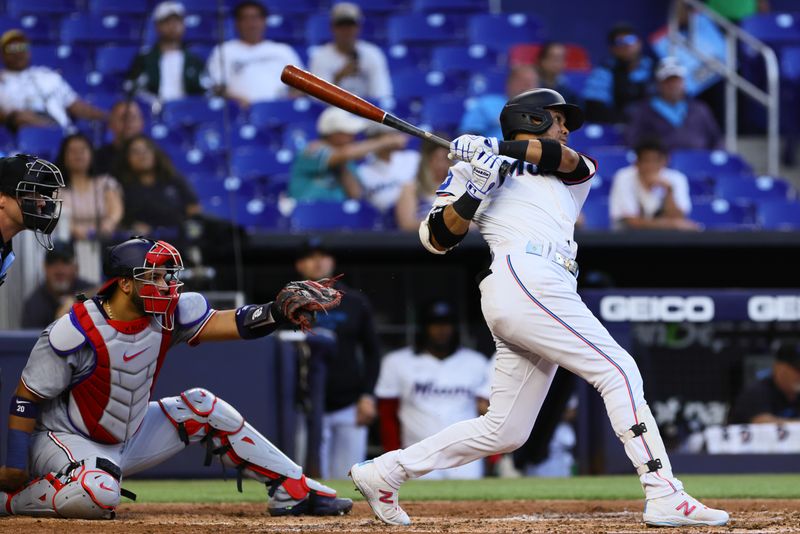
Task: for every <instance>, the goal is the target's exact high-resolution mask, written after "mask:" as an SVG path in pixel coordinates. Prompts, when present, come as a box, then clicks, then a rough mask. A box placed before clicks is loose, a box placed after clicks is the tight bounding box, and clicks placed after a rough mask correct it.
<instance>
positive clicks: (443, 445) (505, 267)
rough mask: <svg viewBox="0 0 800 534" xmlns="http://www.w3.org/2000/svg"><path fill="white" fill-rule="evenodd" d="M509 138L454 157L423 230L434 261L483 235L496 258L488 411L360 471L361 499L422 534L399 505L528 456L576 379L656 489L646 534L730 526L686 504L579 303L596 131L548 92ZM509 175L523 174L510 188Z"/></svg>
mask: <svg viewBox="0 0 800 534" xmlns="http://www.w3.org/2000/svg"><path fill="white" fill-rule="evenodd" d="M500 124H501V127H502V131H503V138H504V140H503V141H499V142H498V140H497V139H495V138H482V137H475V136H461V137H459V138H458V139H456V140H455V141H454V142H453V143H452V144H451V147H450V151H451V155H452V156H453V157H455V158H457V159H460V160H462V161H464V162H462V163H458V164H456V165H454V166H453V167H452V168H451V169H450V172H449V173H448V175H447V178H446V179H445V181H444V183H442V185H441V187H440V189H439V191H438V192H437V195H438V198H437V199H436V201H435V202H434V204H433V209H432V210H431V212H430V214H429V216H428V218H427V220H425V221H423V223H422V224H421V225H420V238H421V240H422V244H423V245H424V246H425V248H427V249H428V250H429V251H431V252H433V253H434V254H444V253H446V252H447V251H448V250H450V249H452V248H453V247H455V246H456V245H457V244H458V243H459V242H460V241H461V240H462V239H463V237H464V235H466V233H467V231H468V229H469V225H470V222H471V221H474V222H475V223H476V224H477V226H478V228H479V230H480V232H481V234H482V235H483V237H484V239H485V240H486V242H487V243H488V244H489V247H490V248H491V251H492V258H493V260H492V264H491V270H490V271H489V274H488V276H486V277H485V278H484V279H483V280H482V281H481V282H480V290H481V299H482V300H481V305H482V308H483V315H484V317H485V319H486V322H487V323H488V325H489V328H490V329H491V330H492V334H493V335H494V338H495V342H496V344H497V361H496V364H495V374H494V379H493V383H492V394H491V399H490V404H489V411H488V413H487V414H486V415H485V416H483V417H479V418H476V419H471V420H469V421H463V422H461V423H457V424H454V425H452V426H450V427H448V428H446V429H444V430H442V431H441V432H439V433H437V434H435V435H433V436H431V437H429V438H427V439H424V440H422V441H420V442H418V443H416V444H415V445H412V446H411V447H408V448H406V449H401V450H396V451H391V452H388V453H386V454H384V455H382V456H380V457H378V458H376V459H375V460H374V461H373V462H364V463H361V464H356V465H355V466H353V468H352V470H351V476H352V478H353V481H354V482H355V484H356V487H357V488H358V489H359V490H360V491H361V492H362V493H363V494H364V496H365V497H366V499H367V501H368V502H369V504H370V506H371V507H372V509H373V511H374V512H375V514H376V515H377V516H378V517H379V518H380V519H382V520H383V521H385V522H386V523H390V524H401V525H406V524H409V523H410V520H409V518H408V515H407V514H406V513H405V512H404V511H403V510H402V508H400V506H399V504H398V490H399V488H400V485H401V484H402V483H403V482H405V481H406V480H408V479H409V478H416V477H419V476H422V475H424V474H425V473H427V472H429V471H431V470H433V469H443V468H449V467H455V466H458V465H462V464H465V463H467V462H471V461H473V460H476V459H478V458H481V457H484V456H487V455H490V454H495V453H504V452H510V451H513V450H514V449H517V448H518V447H520V446H521V445H522V444H523V443H524V442H525V440H526V439H527V438H528V435H529V434H530V432H531V429H532V428H533V424H534V422H535V420H536V416H537V414H538V412H539V410H540V409H541V406H542V402H543V401H544V399H545V395H546V394H547V390H548V388H549V387H550V382H551V381H552V379H553V375H554V374H555V372H556V368H557V367H558V366H563V367H564V368H566V369H568V370H570V371H572V372H573V373H575V374H577V375H579V376H581V377H583V378H584V379H586V380H587V381H589V382H590V383H591V384H592V385H593V386H594V387H595V388H596V389H597V390H598V391H599V392H600V394H601V395H602V397H603V400H604V401H605V405H606V410H607V412H608V417H609V419H610V420H611V425H612V427H613V429H614V431H615V432H616V434H617V436H619V438H620V440H621V441H622V443H623V444H624V447H625V452H626V453H627V455H628V457H629V458H630V460H631V462H632V463H633V466H634V468H635V469H636V471H637V473H638V474H639V478H640V480H641V483H642V486H643V488H644V493H645V497H646V501H645V510H644V516H643V520H644V522H645V523H647V524H648V525H658V526H685V525H724V524H726V523H727V522H728V514H727V513H726V512H724V511H721V510H714V509H711V508H707V507H705V506H703V505H702V504H701V503H700V502H698V501H697V500H695V499H694V498H692V497H691V496H689V495H687V494H686V493H684V492H683V485H682V484H681V482H680V481H679V480H678V479H677V478H675V477H674V476H673V474H672V468H671V466H670V463H669V459H668V458H667V452H666V450H665V448H664V444H663V442H662V440H661V436H660V435H659V432H658V427H657V425H656V421H655V419H654V418H653V415H652V414H651V413H650V408H649V407H648V405H647V403H646V401H645V399H644V392H643V387H642V378H641V375H640V374H639V370H638V368H637V367H636V363H635V361H634V360H633V358H632V357H631V355H630V354H628V353H627V352H626V351H625V350H624V349H623V348H622V347H620V346H619V345H618V344H617V343H616V342H615V341H614V339H612V337H611V336H610V335H609V333H608V331H607V330H606V329H605V328H604V327H603V326H602V324H601V323H600V322H599V321H598V320H597V319H596V318H595V317H594V316H593V315H592V314H591V312H590V311H589V309H588V308H587V307H586V306H585V305H584V303H583V302H582V301H581V299H580V297H579V296H578V293H577V291H576V289H577V281H576V278H575V277H576V275H577V274H578V265H577V263H576V262H575V255H576V252H577V246H576V244H575V241H574V239H573V230H574V226H575V221H576V220H577V218H578V214H579V213H580V210H581V207H582V206H583V203H584V201H585V200H586V197H587V195H588V193H589V188H590V185H589V180H590V179H591V177H592V176H593V175H594V173H595V170H596V164H595V162H594V161H593V160H592V159H591V158H589V157H587V156H585V155H583V154H579V153H577V152H575V151H574V150H572V149H571V148H569V147H567V146H566V142H567V136H568V135H569V132H570V131H574V130H576V129H577V128H579V127H580V126H581V125H582V124H583V113H582V111H581V109H580V108H579V107H577V106H575V105H572V104H567V103H566V102H565V101H564V98H563V97H562V96H561V95H560V94H559V93H557V92H555V91H551V90H549V89H535V90H533V91H528V92H525V93H522V94H521V95H518V96H516V97H514V98H512V99H511V100H509V101H508V102H507V103H506V105H505V106H504V108H503V110H502V112H501V114H500ZM504 156H506V157H504ZM466 161H468V162H469V163H465V162H466ZM506 161H507V162H509V163H510V164H511V169H510V172H508V173H506V174H505V175H501V173H500V172H499V170H500V167H501V165H502V164H503V163H504V162H506Z"/></svg>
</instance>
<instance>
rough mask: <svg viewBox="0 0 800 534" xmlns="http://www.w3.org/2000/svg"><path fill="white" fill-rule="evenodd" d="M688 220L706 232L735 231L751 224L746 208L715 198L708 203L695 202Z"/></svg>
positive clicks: (750, 216)
mask: <svg viewBox="0 0 800 534" xmlns="http://www.w3.org/2000/svg"><path fill="white" fill-rule="evenodd" d="M689 218H690V219H692V220H693V221H697V222H699V223H700V224H702V225H703V226H704V227H705V228H706V229H708V230H714V229H717V230H735V229H742V228H743V227H745V226H746V225H749V224H752V222H753V221H752V214H751V212H750V209H749V207H748V206H745V205H742V204H739V203H735V202H729V201H727V200H725V199H721V198H716V199H713V200H711V201H710V202H696V203H695V204H694V205H693V206H692V212H691V213H690V214H689Z"/></svg>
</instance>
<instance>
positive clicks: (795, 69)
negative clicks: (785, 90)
mask: <svg viewBox="0 0 800 534" xmlns="http://www.w3.org/2000/svg"><path fill="white" fill-rule="evenodd" d="M780 62H781V81H782V82H786V81H791V82H793V83H797V82H800V46H787V47H786V48H784V49H783V50H782V51H781V57H780Z"/></svg>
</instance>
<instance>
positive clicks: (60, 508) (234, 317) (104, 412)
mask: <svg viewBox="0 0 800 534" xmlns="http://www.w3.org/2000/svg"><path fill="white" fill-rule="evenodd" d="M182 270H183V260H182V259H181V255H180V253H179V252H178V250H176V249H175V247H173V246H172V245H170V244H169V243H166V242H164V241H153V240H150V239H145V238H138V237H137V238H132V239H130V240H128V241H125V242H123V243H120V244H118V245H115V246H113V247H109V248H108V249H107V251H106V255H105V258H104V265H103V271H104V274H105V275H106V277H107V278H108V280H107V282H106V283H105V284H104V285H103V286H102V287H101V288H100V290H99V291H98V292H97V295H96V296H95V297H93V298H91V299H83V300H80V299H79V302H77V303H76V304H75V305H74V306H73V307H72V309H71V311H70V312H69V313H68V314H66V315H64V316H62V317H61V318H60V319H58V320H56V321H55V322H54V323H52V324H51V325H50V326H49V327H47V328H46V329H45V330H44V332H42V334H41V336H40V337H39V339H38V341H37V342H36V345H35V346H34V347H33V350H32V351H31V354H30V357H29V359H28V362H27V364H26V366H25V368H24V370H23V371H22V377H21V378H20V381H19V385H18V386H17V389H16V392H15V395H14V397H13V398H12V399H11V405H10V409H9V410H10V417H9V422H8V447H7V451H6V452H7V455H6V465H5V466H3V467H2V468H0V490H2V492H0V503H2V505H3V506H2V507H0V515H8V514H13V515H33V516H42V517H68V518H80V519H111V518H113V517H114V516H115V509H116V507H117V505H118V504H119V502H120V496H122V495H125V496H130V494H129V492H126V491H125V490H124V489H122V488H121V487H120V484H121V482H122V478H123V477H125V476H128V475H130V474H133V473H136V472H138V471H142V470H144V469H148V468H150V467H153V466H155V465H157V464H160V463H162V462H164V461H167V460H168V459H169V458H171V457H172V456H173V455H175V454H177V453H178V452H180V451H181V450H183V449H184V448H185V447H187V446H189V445H191V444H193V443H200V442H202V443H204V444H205V445H206V446H207V447H208V453H209V459H210V458H211V455H212V454H216V455H219V456H220V458H221V461H222V463H223V464H224V465H226V466H228V467H232V468H234V469H235V470H236V474H237V478H238V482H239V489H240V490H241V479H242V477H247V478H252V479H255V480H257V481H259V482H263V483H264V484H265V485H266V487H267V490H268V495H269V504H268V510H269V513H270V514H271V515H279V516H280V515H302V514H312V515H341V514H345V513H347V512H349V511H350V509H351V508H352V506H353V503H352V501H351V500H350V499H342V498H338V497H337V496H336V491H335V490H333V489H331V488H329V487H326V486H324V485H322V484H320V483H319V482H316V481H315V480H312V479H310V478H307V477H306V476H305V475H304V474H303V470H302V468H301V467H300V466H299V465H297V464H295V463H294V462H293V461H292V460H290V459H289V458H288V457H287V456H286V455H284V454H283V453H282V452H281V451H280V450H278V449H277V448H276V447H275V446H274V445H273V444H272V443H270V441H269V440H267V439H266V438H265V437H264V436H263V435H261V434H260V433H259V432H258V431H257V430H256V429H255V428H253V427H252V426H251V425H250V424H248V423H247V422H246V421H245V420H244V418H243V417H242V415H241V414H240V413H239V412H237V411H236V409H235V408H233V407H232V406H231V405H230V404H228V403H227V402H225V401H224V400H222V399H221V398H219V397H217V396H215V395H214V394H213V393H211V392H210V391H208V390H206V389H202V388H193V389H189V390H187V391H184V392H183V393H181V394H180V395H177V396H175V397H166V398H162V399H160V400H158V401H155V402H151V401H150V395H151V391H152V389H153V385H154V383H155V380H156V378H157V376H158V373H159V371H160V369H161V366H162V364H163V363H164V358H165V356H166V353H167V351H168V350H169V349H170V348H172V347H173V346H175V345H176V344H178V343H188V344H189V345H196V344H198V343H201V342H206V341H225V340H235V339H255V338H260V337H263V336H266V335H269V334H270V333H272V332H273V331H274V330H275V329H276V328H277V327H278V326H281V325H289V326H294V327H300V328H302V329H303V330H307V329H309V328H311V326H312V325H313V322H314V315H315V313H316V312H317V311H323V310H328V309H332V308H334V307H336V306H338V304H339V302H340V301H341V293H340V292H339V291H338V290H336V289H334V288H332V287H331V285H332V282H333V280H332V279H328V280H320V281H319V282H312V281H302V282H292V283H290V284H288V285H286V286H285V287H284V288H283V289H282V290H281V291H280V292H279V293H278V295H277V297H276V298H275V301H274V302H270V303H268V304H260V305H245V306H242V307H240V308H238V309H236V310H219V311H217V310H214V309H211V308H210V307H209V305H208V302H207V301H206V299H205V298H204V297H203V295H201V294H199V293H191V292H187V293H182V292H181V287H182V286H183V282H182V281H181V280H180V274H181V271H182Z"/></svg>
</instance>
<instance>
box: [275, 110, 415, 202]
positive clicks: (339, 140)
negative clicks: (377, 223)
mask: <svg viewBox="0 0 800 534" xmlns="http://www.w3.org/2000/svg"><path fill="white" fill-rule="evenodd" d="M366 127H367V122H366V121H365V120H364V119H362V118H360V117H357V116H355V115H353V114H352V113H349V112H347V111H345V110H343V109H339V108H334V107H331V108H328V109H326V110H325V111H323V112H322V114H320V116H319V119H318V120H317V133H319V136H320V139H318V140H317V141H313V142H311V143H309V144H308V145H306V147H305V148H304V150H303V151H302V152H301V153H300V154H298V155H297V157H296V158H295V159H294V163H293V164H292V170H291V178H290V180H289V191H288V193H289V196H290V197H292V198H294V199H296V200H300V201H308V200H329V201H343V200H347V199H348V198H361V196H362V192H363V191H362V187H361V184H360V183H359V180H358V170H357V166H356V162H357V161H358V160H361V159H363V158H364V157H366V156H367V154H370V153H373V152H378V151H381V150H386V149H397V148H404V147H405V145H406V143H407V140H406V138H405V136H402V135H385V136H380V137H377V138H374V139H366V140H364V141H356V135H357V134H359V133H361V132H363V131H364V130H365V129H366Z"/></svg>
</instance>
